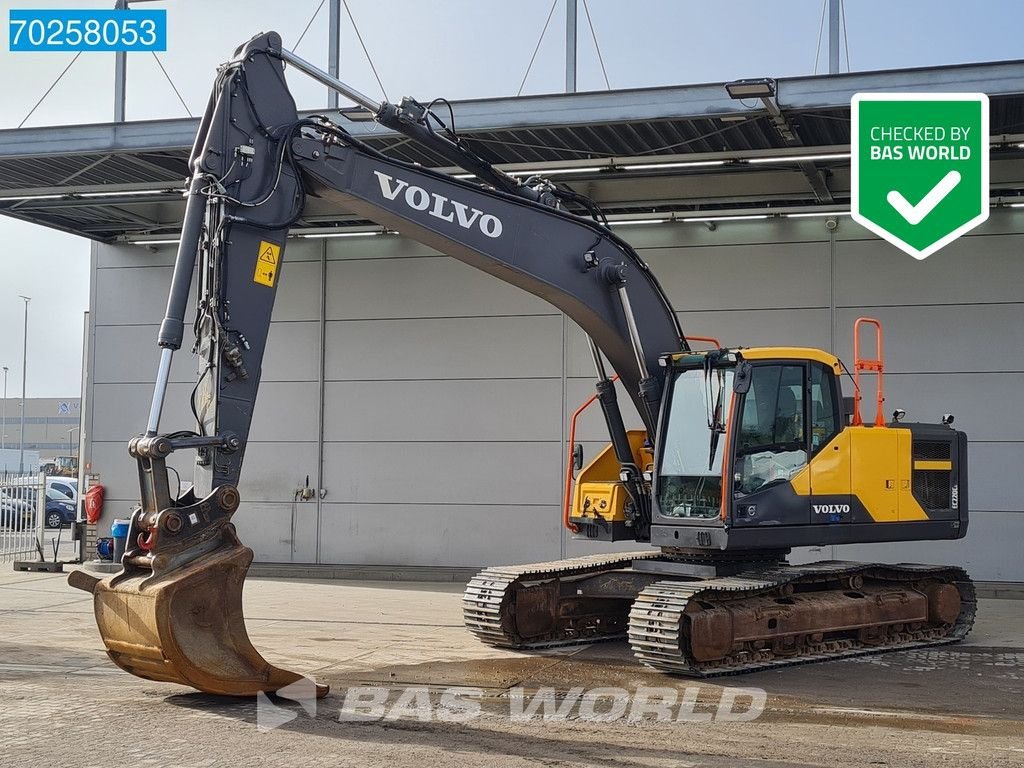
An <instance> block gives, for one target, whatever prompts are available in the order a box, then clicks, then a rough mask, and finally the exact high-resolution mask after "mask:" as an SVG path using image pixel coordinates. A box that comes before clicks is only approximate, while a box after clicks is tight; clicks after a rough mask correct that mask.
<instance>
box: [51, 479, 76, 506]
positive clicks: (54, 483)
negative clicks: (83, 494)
mask: <svg viewBox="0 0 1024 768" xmlns="http://www.w3.org/2000/svg"><path fill="white" fill-rule="evenodd" d="M52 491H55V492H56V493H59V494H60V495H62V496H66V497H67V498H68V500H70V501H71V502H73V503H75V504H77V503H78V478H77V477H48V478H46V496H47V498H53V497H54V495H55V494H54V493H52Z"/></svg>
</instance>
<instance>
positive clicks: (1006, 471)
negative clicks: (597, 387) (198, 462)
mask: <svg viewBox="0 0 1024 768" xmlns="http://www.w3.org/2000/svg"><path fill="white" fill-rule="evenodd" d="M1021 224H1024V214H1022V213H1018V212H997V213H994V214H993V217H992V220H991V221H990V222H989V223H988V224H986V225H985V226H984V227H983V228H981V229H980V230H979V231H978V233H976V234H974V235H972V236H970V237H966V238H963V239H961V240H960V241H958V242H957V243H955V244H954V245H952V246H950V247H948V248H946V249H944V250H943V251H941V252H939V253H938V254H935V255H933V256H931V257H930V258H929V259H927V260H926V261H924V262H916V261H914V260H913V259H912V258H911V257H909V256H906V255H904V254H902V253H900V252H898V251H896V250H895V249H894V248H892V247H891V246H889V245H888V244H886V243H884V242H881V241H878V240H876V239H874V238H873V237H869V236H868V235H867V233H865V232H864V230H862V229H861V228H860V227H858V226H857V225H856V224H854V223H852V222H851V221H849V219H845V218H844V219H841V223H840V227H839V230H838V231H837V232H835V233H834V234H833V233H830V232H829V231H828V230H827V229H826V227H825V223H824V220H822V219H771V220H766V221H745V222H732V223H730V222H723V223H721V224H720V225H719V226H718V228H717V229H716V230H714V231H709V230H707V229H706V228H704V227H703V226H700V225H696V224H690V225H683V224H675V225H664V226H639V227H623V228H622V230H621V231H622V233H623V234H625V235H626V236H627V238H629V239H630V240H631V241H632V242H634V244H635V245H636V246H637V247H638V248H640V249H641V253H642V255H643V256H644V258H645V259H647V260H648V261H649V263H650V264H651V266H652V268H653V269H654V271H655V272H656V273H657V274H658V275H659V277H660V279H661V281H662V283H663V284H664V285H665V287H666V289H667V290H668V292H669V294H670V296H671V299H672V301H673V303H674V304H675V306H676V308H677V309H678V310H679V311H680V316H681V319H682V323H683V327H684V330H686V331H687V332H689V333H692V334H700V335H714V336H717V337H718V338H720V339H721V340H722V341H723V342H724V343H726V344H743V345H757V344H779V343H789V344H802V345H814V346H820V347H823V348H825V349H832V350H834V351H835V352H837V353H838V354H839V355H840V356H841V357H843V358H845V359H847V360H849V358H850V356H851V337H850V334H851V328H852V323H853V320H854V319H855V318H856V317H857V316H859V315H861V314H869V315H873V316H876V317H878V318H880V319H881V320H882V321H883V322H884V323H885V329H886V334H887V336H886V341H887V350H886V357H887V363H888V372H887V376H886V380H887V384H888V402H887V406H890V407H892V408H895V407H903V408H905V409H906V410H907V412H908V418H909V419H912V420H913V419H920V420H924V421H937V420H938V418H939V417H940V416H941V415H942V413H944V412H953V413H955V414H956V415H957V425H958V426H960V427H962V428H963V429H965V430H967V432H968V433H969V435H970V437H971V441H972V442H971V463H970V473H971V475H970V482H971V488H970V497H971V499H970V500H971V506H972V511H973V519H972V522H971V528H970V533H969V535H968V538H967V539H966V540H965V541H962V542H951V543H927V542H926V543H918V544H903V545H899V544H892V545H871V546H854V547H842V548H836V550H835V551H834V552H833V551H831V550H830V551H826V552H803V553H799V557H803V558H808V557H811V558H820V557H822V556H833V555H835V556H839V557H852V558H859V559H869V558H870V559H876V558H877V559H889V560H916V561H924V562H949V563H963V564H966V565H967V566H968V567H969V568H970V569H971V571H972V572H973V573H974V574H975V576H976V577H977V578H979V579H990V580H1014V581H1024V561H1022V560H1021V558H1020V542H1021V541H1022V540H1024V504H1022V502H1021V500H1020V496H1019V494H1018V493H1017V489H1016V483H1015V480H1016V476H1017V474H1019V467H1020V466H1021V465H1022V464H1024V439H1022V434H1024V408H1022V407H1021V404H1020V394H1019V393H1020V392H1021V391H1022V390H1024V290H1022V286H1024V259H1022V258H1021V256H1020V255H1019V254H1020V250H1021V246H1022V245H1024V239H1022V237H1024V236H1022V235H1020V234H1016V232H1015V230H1020V229H1021ZM172 259H173V252H172V249H170V248H168V247H163V248H161V249H160V250H158V251H157V252H155V253H153V252H150V251H148V250H146V249H144V248H142V247H139V246H120V247H114V246H97V247H96V249H95V251H94V273H93V279H94V290H93V298H92V301H93V305H92V309H93V313H92V318H93V322H94V333H95V343H94V346H93V354H92V358H91V373H92V375H91V386H92V395H93V396H92V397H91V398H90V402H91V406H92V408H91V414H90V415H91V416H92V445H91V459H92V466H93V471H95V472H98V473H100V475H101V480H102V482H103V483H104V484H105V485H107V488H108V492H107V498H108V499H109V500H110V501H108V505H107V510H108V514H107V518H111V517H113V514H114V513H117V514H118V515H119V516H120V514H121V513H123V512H126V511H127V509H128V507H129V505H130V504H131V503H133V502H132V500H133V499H134V497H135V496H136V494H137V486H136V480H135V474H134V467H133V465H132V463H131V462H130V461H129V459H128V457H127V454H126V451H125V442H126V441H127V439H128V438H129V437H130V436H131V435H133V434H135V433H136V432H137V431H138V430H139V429H141V427H142V425H143V424H144V422H145V416H146V413H147V412H148V403H149V398H150V395H151V384H150V381H151V379H152V376H153V373H154V371H155V367H156V359H157V352H156V350H155V347H154V339H155V337H156V331H157V324H158V323H159V320H160V318H161V316H162V313H163V307H164V303H165V299H166V291H167V286H168V283H169V280H170V272H171V263H172ZM322 349H323V350H325V354H324V355H323V358H321V350H322ZM193 370H194V366H193V364H192V362H191V360H190V359H189V358H188V356H187V354H179V356H178V359H177V362H176V364H175V367H174V369H173V375H172V384H171V387H170V393H169V404H168V407H167V409H166V411H165V416H164V427H165V428H168V429H170V428H177V427H185V426H189V425H190V417H189V416H188V415H187V414H188V407H187V400H188V395H189V392H190V390H191V386H192V382H193V381H194V375H193ZM321 370H322V372H323V379H322V381H321ZM263 380H264V386H263V388H262V390H261V394H260V399H259V402H258V405H257V414H256V417H255V421H254V427H253V431H252V441H251V443H250V445H249V448H248V453H247V460H246V468H245V471H244V479H243V485H242V488H241V492H242V497H243V499H244V504H243V507H242V509H241V510H240V511H239V512H238V514H237V515H236V518H235V519H236V523H237V525H238V528H239V531H240V534H241V536H242V538H243V540H244V541H245V542H246V543H247V544H248V545H249V546H251V547H253V549H255V550H256V553H257V559H259V560H262V561H273V562H302V563H307V562H321V563H372V564H401V565H474V566H475V565H481V564H486V563H497V562H522V561H529V560H542V559H551V558H557V557H559V556H562V555H573V554H577V553H580V552H583V551H587V549H588V547H587V546H586V545H585V544H582V543H580V542H574V541H571V540H567V539H566V537H565V536H563V535H562V532H561V530H560V528H559V525H558V517H559V500H560V494H561V479H562V467H563V461H564V459H563V456H564V439H565V426H564V425H565V420H566V415H567V414H568V413H571V412H572V410H573V409H574V408H575V407H576V405H577V404H578V403H579V402H580V401H581V400H583V399H584V398H585V397H587V396H588V395H589V394H590V393H591V392H592V372H591V365H590V362H589V355H588V352H587V349H586V344H585V340H584V338H583V336H582V334H581V333H580V332H579V331H578V330H577V329H576V328H575V326H574V325H573V324H572V323H571V322H569V321H566V320H565V319H564V318H563V317H562V316H561V315H560V314H558V313H557V312H555V311H554V310H553V309H552V308H551V307H549V306H548V305H547V304H545V303H544V302H542V301H540V300H539V299H536V298H534V297H532V296H529V295H526V294H524V293H521V292H520V291H518V290H517V289H514V288H511V287H509V286H506V285H504V284H503V283H501V282H499V281H498V280H496V279H494V278H492V277H489V276H487V275H484V274H482V273H479V272H477V271H475V270H474V269H472V268H470V267H468V266H465V265H463V264H461V263H459V262H456V261H454V260H452V259H450V258H448V257H445V256H440V255H438V254H436V253H435V252H432V251H430V250H429V249H427V248H425V247H423V246H421V245H418V244H416V243H413V242H409V241H405V240H402V239H400V238H397V237H368V238H351V239H349V238H345V239H341V240H293V241H291V242H290V243H289V246H288V250H287V253H286V269H285V271H284V273H283V283H282V285H281V288H280V291H279V295H278V303H277V306H276V308H275V312H274V323H273V326H272V330H271V336H270V344H269V348H268V351H267V358H266V364H265V367H264V375H263ZM321 393H322V395H323V397H321ZM321 434H322V442H321ZM582 436H583V438H584V439H585V440H586V441H588V442H587V449H588V453H589V455H593V451H594V450H595V449H596V448H597V447H598V446H599V444H600V441H601V440H603V438H604V434H603V427H602V425H601V423H600V417H599V415H598V414H597V413H596V412H595V413H592V414H590V416H589V418H587V419H586V420H585V421H584V423H583V433H582ZM183 458H184V457H183ZM175 463H176V465H177V466H178V467H179V469H180V470H181V471H182V472H183V476H186V477H187V475H186V474H185V473H186V472H188V463H187V461H183V460H178V461H176V462H175ZM321 466H322V477H321ZM306 475H309V477H310V485H312V486H314V487H317V488H322V489H323V490H324V492H325V495H324V497H323V499H322V500H320V501H315V500H314V501H308V502H297V503H296V502H294V501H293V499H294V492H295V489H296V488H297V487H299V486H301V485H304V484H305V478H306ZM635 547H636V545H633V548H635Z"/></svg>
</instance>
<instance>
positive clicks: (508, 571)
mask: <svg viewBox="0 0 1024 768" xmlns="http://www.w3.org/2000/svg"><path fill="white" fill-rule="evenodd" d="M660 555H661V553H660V552H658V551H657V550H654V551H650V550H648V551H645V552H624V553H618V554H613V555H585V556H583V557H575V558H571V559H568V560H555V561H551V562H547V563H529V564H527V565H503V566H495V567H492V568H485V569H484V570H482V571H480V573H478V574H477V575H476V576H474V577H473V578H472V579H470V581H469V583H468V584H467V585H466V591H465V592H464V593H463V596H462V617H463V620H464V621H465V624H466V628H467V629H468V630H469V631H470V632H472V633H473V634H474V635H476V637H477V638H478V639H480V640H481V641H482V642H484V643H487V644H488V645H493V646H496V647H498V648H524V649H540V648H551V647H554V646H560V645H577V644H580V643H589V642H594V641H597V640H612V639H618V638H621V637H625V635H626V633H625V631H624V630H623V631H617V632H614V633H610V634H607V635H588V636H587V637H575V636H574V637H550V638H531V639H530V640H529V641H527V640H526V639H525V638H521V637H518V636H516V635H515V634H514V633H513V632H514V630H513V629H512V627H511V626H510V625H511V616H509V615H508V611H509V610H510V609H511V608H512V605H513V596H514V591H515V588H516V587H518V586H521V585H523V584H526V583H530V582H535V581H547V580H549V579H554V578H573V577H578V576H588V575H590V574H593V573H598V572H601V571H613V570H616V569H618V568H624V567H628V566H629V565H630V563H632V562H633V561H634V560H650V559H653V558H656V557H659V556H660Z"/></svg>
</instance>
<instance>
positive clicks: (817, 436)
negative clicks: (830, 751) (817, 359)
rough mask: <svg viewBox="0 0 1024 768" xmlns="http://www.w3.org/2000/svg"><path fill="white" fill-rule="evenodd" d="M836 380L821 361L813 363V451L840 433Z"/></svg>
mask: <svg viewBox="0 0 1024 768" xmlns="http://www.w3.org/2000/svg"><path fill="white" fill-rule="evenodd" d="M838 405H839V400H838V397H837V396H836V380H835V376H834V375H833V374H832V372H831V371H830V370H829V369H828V368H827V367H825V366H824V365H822V364H821V363H812V364H811V453H815V452H816V451H817V450H818V449H819V448H821V447H822V446H823V445H825V444H826V443H827V442H828V441H829V440H831V439H832V438H833V437H835V436H836V435H837V434H838V433H839V429H840V424H839V408H838Z"/></svg>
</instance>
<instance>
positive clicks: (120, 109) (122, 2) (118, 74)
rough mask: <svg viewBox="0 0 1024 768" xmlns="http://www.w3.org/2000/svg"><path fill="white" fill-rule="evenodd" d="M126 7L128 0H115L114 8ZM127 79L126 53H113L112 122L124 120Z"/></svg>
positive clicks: (118, 9)
mask: <svg viewBox="0 0 1024 768" xmlns="http://www.w3.org/2000/svg"><path fill="white" fill-rule="evenodd" d="M127 8H128V0H117V2H116V3H114V10H117V11H123V10H126V9H127ZM127 79H128V54H127V53H125V52H124V51H117V52H115V53H114V122H115V123H123V122H124V105H125V82H126V81H127Z"/></svg>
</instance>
